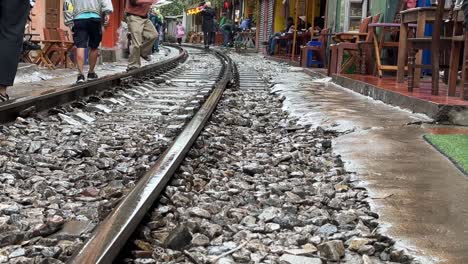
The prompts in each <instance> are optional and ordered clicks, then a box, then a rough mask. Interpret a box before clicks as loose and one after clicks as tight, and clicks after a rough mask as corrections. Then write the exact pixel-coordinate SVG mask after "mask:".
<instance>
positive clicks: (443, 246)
mask: <svg viewBox="0 0 468 264" xmlns="http://www.w3.org/2000/svg"><path fill="white" fill-rule="evenodd" d="M292 70H293V71H294V70H295V69H292ZM318 78H319V77H318V76H317V77H316V78H315V79H318ZM275 80H276V81H277V82H281V83H283V84H278V85H276V89H277V90H281V93H282V94H283V95H285V96H286V101H285V108H286V109H288V111H290V112H291V113H292V114H294V115H296V116H297V117H300V118H301V120H302V122H304V123H308V124H311V125H313V126H322V127H326V128H328V129H332V130H338V131H341V132H344V134H343V135H342V136H340V137H338V138H337V140H335V142H334V149H335V151H336V152H337V153H339V154H341V155H342V156H343V160H344V161H345V162H346V167H347V169H348V170H350V171H355V172H356V175H358V179H357V180H363V182H365V185H366V187H367V188H368V189H369V190H370V192H371V194H372V199H371V204H372V205H373V207H374V208H375V209H376V210H377V212H378V213H379V214H380V215H381V220H382V221H383V222H385V223H388V227H387V230H386V232H388V234H389V235H391V236H392V237H394V238H395V239H401V240H400V241H399V244H400V246H402V247H405V248H406V249H408V250H409V251H410V252H412V253H414V254H417V255H420V256H421V262H422V263H451V264H458V263H460V264H462V263H468V220H467V219H468V204H467V201H468V181H467V179H468V178H467V177H466V176H464V175H463V174H462V173H461V172H460V171H459V170H458V169H457V168H456V167H455V166H454V165H452V163H451V162H450V161H449V160H448V159H446V158H445V157H444V156H443V155H441V154H440V153H439V152H437V151H436V150H435V149H433V148H432V147H431V146H430V145H429V144H427V143H426V142H425V141H424V139H423V135H424V134H427V133H431V132H432V131H434V126H432V125H429V124H425V122H426V121H430V120H429V119H428V118H427V117H425V116H421V115H414V114H411V113H409V112H407V111H403V110H401V109H398V108H395V107H390V106H387V105H385V104H383V103H380V102H376V101H373V100H371V99H368V98H366V97H364V96H361V95H358V94H355V93H353V92H350V91H349V90H346V89H343V88H340V87H337V86H334V85H332V84H328V83H313V82H312V78H311V77H309V76H307V75H305V74H304V73H302V72H292V73H287V74H280V75H278V76H277V78H275ZM435 130H436V131H441V129H440V127H437V129H435ZM443 130H446V129H442V131H443ZM449 130H450V129H449ZM452 130H453V129H452ZM456 130H462V131H465V130H464V129H463V128H457V129H455V131H456ZM363 184H364V183H363Z"/></svg>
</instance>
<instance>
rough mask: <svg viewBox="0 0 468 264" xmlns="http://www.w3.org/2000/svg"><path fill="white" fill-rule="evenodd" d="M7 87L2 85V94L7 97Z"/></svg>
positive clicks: (0, 88)
mask: <svg viewBox="0 0 468 264" xmlns="http://www.w3.org/2000/svg"><path fill="white" fill-rule="evenodd" d="M6 90H7V87H6V86H5V85H0V94H1V95H6Z"/></svg>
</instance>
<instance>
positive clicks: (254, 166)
mask: <svg viewBox="0 0 468 264" xmlns="http://www.w3.org/2000/svg"><path fill="white" fill-rule="evenodd" d="M242 171H243V172H245V173H246V174H248V175H250V176H254V175H255V174H260V173H263V172H264V171H265V168H264V167H263V166H260V165H259V164H258V163H250V164H247V165H244V166H243V167H242Z"/></svg>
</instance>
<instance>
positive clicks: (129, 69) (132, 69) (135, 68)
mask: <svg viewBox="0 0 468 264" xmlns="http://www.w3.org/2000/svg"><path fill="white" fill-rule="evenodd" d="M138 69H139V68H138V67H131V68H127V70H126V71H127V72H130V71H134V70H138Z"/></svg>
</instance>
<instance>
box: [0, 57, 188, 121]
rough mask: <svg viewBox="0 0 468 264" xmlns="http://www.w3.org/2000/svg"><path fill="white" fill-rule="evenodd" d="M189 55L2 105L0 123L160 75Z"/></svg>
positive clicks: (0, 106) (0, 107)
mask: <svg viewBox="0 0 468 264" xmlns="http://www.w3.org/2000/svg"><path fill="white" fill-rule="evenodd" d="M187 57H188V54H187V52H186V51H185V50H183V49H181V48H179V55H178V56H176V57H173V58H170V59H167V60H164V61H160V62H157V63H154V64H151V65H147V66H144V67H142V68H140V69H137V70H133V71H130V72H124V73H118V74H114V75H109V76H106V77H103V78H100V79H99V80H96V81H92V82H87V83H84V84H78V85H72V86H70V87H66V88H57V89H55V90H53V91H47V92H46V93H44V94H43V95H40V96H30V97H22V98H18V99H14V100H11V101H9V102H8V103H6V104H2V105H0V124H1V123H6V122H10V121H14V120H15V119H16V117H18V116H20V114H21V112H23V111H25V110H26V111H29V110H33V112H41V111H45V110H48V109H51V108H53V107H56V106H59V105H63V104H66V103H70V102H72V101H76V100H77V99H79V98H82V97H84V96H89V95H92V94H95V93H98V92H102V91H105V90H109V89H110V88H112V87H115V86H118V85H120V84H121V82H122V81H124V80H126V79H134V78H144V77H145V76H147V75H152V76H154V75H159V74H162V73H164V72H167V71H168V70H171V69H173V68H175V67H177V65H179V64H180V63H182V62H184V61H185V60H186V59H187Z"/></svg>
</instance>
